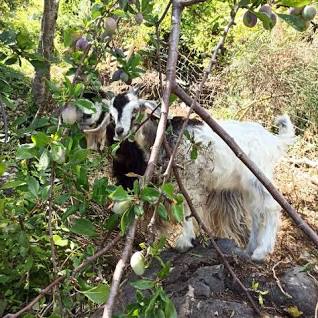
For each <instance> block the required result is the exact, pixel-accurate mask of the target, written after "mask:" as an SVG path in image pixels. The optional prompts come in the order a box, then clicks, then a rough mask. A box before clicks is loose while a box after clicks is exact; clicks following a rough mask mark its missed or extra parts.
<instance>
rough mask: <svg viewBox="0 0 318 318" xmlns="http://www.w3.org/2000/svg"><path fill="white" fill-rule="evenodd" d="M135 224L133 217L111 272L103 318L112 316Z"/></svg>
mask: <svg viewBox="0 0 318 318" xmlns="http://www.w3.org/2000/svg"><path fill="white" fill-rule="evenodd" d="M136 225H137V219H135V220H134V221H133V223H132V224H131V225H130V227H129V230H128V235H127V238H126V243H125V247H124V250H123V253H122V256H121V259H120V260H119V262H118V263H117V265H116V268H115V271H114V274H113V280H112V285H111V288H110V292H109V297H108V300H107V303H106V305H105V307H104V313H103V318H112V312H113V306H114V302H115V298H116V296H117V292H118V288H119V284H120V281H121V277H122V275H123V271H124V268H125V266H126V263H127V261H128V258H129V257H130V254H131V250H132V245H133V242H134V239H135V233H136Z"/></svg>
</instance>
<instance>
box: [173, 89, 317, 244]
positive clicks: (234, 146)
mask: <svg viewBox="0 0 318 318" xmlns="http://www.w3.org/2000/svg"><path fill="white" fill-rule="evenodd" d="M174 93H175V94H176V95H177V96H178V97H179V98H180V99H181V100H182V101H183V102H185V103H186V104H187V105H188V106H191V104H192V102H193V99H192V98H191V97H190V96H189V95H188V94H187V93H186V92H185V91H184V90H183V89H182V88H181V87H179V86H176V87H175V89H174ZM193 110H194V111H195V112H196V113H197V114H198V115H199V116H200V117H201V118H202V119H203V120H204V121H205V122H206V123H207V124H208V125H209V126H210V127H211V129H212V130H213V131H214V132H215V133H216V134H217V135H218V136H220V137H221V138H222V140H223V141H224V142H225V143H226V144H227V145H228V146H229V147H230V149H231V150H232V151H233V152H234V154H235V155H236V156H237V157H238V158H239V159H240V160H241V161H242V162H243V163H244V164H245V165H246V167H247V168H248V169H249V170H250V171H251V172H252V173H253V174H254V175H255V176H256V178H257V179H258V180H259V181H260V182H261V183H262V184H263V186H264V187H265V188H266V189H267V190H268V192H269V193H270V194H271V195H272V196H273V198H274V199H275V200H276V201H277V202H278V203H279V205H280V206H281V207H282V208H283V209H284V210H285V211H286V212H287V213H288V215H289V216H290V217H291V218H292V219H293V220H294V222H295V223H296V225H297V226H298V227H299V228H300V229H301V230H302V231H303V232H304V233H306V234H307V236H308V237H309V238H310V239H311V240H312V241H313V242H314V243H315V245H316V246H318V235H317V233H316V232H315V231H314V230H313V229H312V228H311V227H310V226H309V225H308V224H307V223H306V222H305V221H304V220H303V219H302V218H301V216H300V215H299V214H298V212H297V211H296V210H295V209H294V208H293V207H292V206H291V205H290V204H289V203H288V202H287V200H286V199H285V198H284V197H283V195H282V194H281V193H280V192H279V191H278V190H277V189H276V188H275V187H274V185H273V184H272V183H271V182H270V180H269V179H268V178H267V177H266V176H265V175H264V173H263V172H262V171H260V169H258V167H257V166H256V165H255V163H254V162H253V161H252V160H250V159H249V158H248V156H247V155H246V154H245V153H244V152H243V150H242V149H241V148H240V147H239V145H238V144H237V143H236V142H235V140H234V139H233V137H231V136H230V135H229V134H228V133H227V132H226V131H225V130H224V129H223V128H222V127H221V126H220V125H219V124H218V123H217V122H216V121H215V120H214V119H213V118H212V117H211V116H210V114H209V113H208V112H207V111H206V110H205V109H204V108H203V107H201V106H200V105H199V104H198V103H195V105H194V106H193Z"/></svg>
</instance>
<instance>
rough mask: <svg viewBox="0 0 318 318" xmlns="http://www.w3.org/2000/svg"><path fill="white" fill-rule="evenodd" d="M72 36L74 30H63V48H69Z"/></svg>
mask: <svg viewBox="0 0 318 318" xmlns="http://www.w3.org/2000/svg"><path fill="white" fill-rule="evenodd" d="M73 34H74V30H73V29H66V30H64V34H63V42H64V46H65V47H69V46H71V44H72V42H73Z"/></svg>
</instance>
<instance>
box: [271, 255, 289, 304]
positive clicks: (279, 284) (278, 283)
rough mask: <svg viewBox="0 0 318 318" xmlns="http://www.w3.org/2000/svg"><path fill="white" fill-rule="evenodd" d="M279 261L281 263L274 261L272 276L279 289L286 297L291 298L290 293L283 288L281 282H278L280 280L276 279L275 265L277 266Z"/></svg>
mask: <svg viewBox="0 0 318 318" xmlns="http://www.w3.org/2000/svg"><path fill="white" fill-rule="evenodd" d="M280 263H283V261H279V262H278V263H276V264H275V265H274V266H273V268H272V272H273V276H274V278H275V280H276V283H277V286H278V287H279V289H280V291H281V292H282V293H283V294H284V295H285V296H286V297H288V298H293V297H292V296H291V295H290V294H288V293H287V292H286V291H285V290H284V289H283V286H282V284H281V283H280V280H279V279H278V277H277V275H276V272H275V267H276V266H278V265H279V264H280Z"/></svg>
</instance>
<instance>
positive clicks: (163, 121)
mask: <svg viewBox="0 0 318 318" xmlns="http://www.w3.org/2000/svg"><path fill="white" fill-rule="evenodd" d="M181 11H182V9H181V7H180V5H179V4H178V2H177V1H173V3H172V20H171V24H172V30H171V34H170V48H169V55H168V62H167V82H166V86H165V89H164V92H163V98H162V105H161V117H160V120H159V124H158V129H157V134H156V139H155V142H154V144H153V147H152V150H151V154H150V158H149V161H148V166H147V169H146V172H145V174H144V177H145V180H144V181H145V183H147V182H148V181H149V180H150V179H151V177H152V175H153V172H154V169H155V166H156V163H157V160H158V155H159V151H160V147H161V144H162V141H163V135H164V132H165V129H166V125H167V118H168V112H169V98H170V95H171V90H172V89H173V86H174V84H175V78H176V66H177V59H178V43H179V38H180V21H181Z"/></svg>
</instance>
